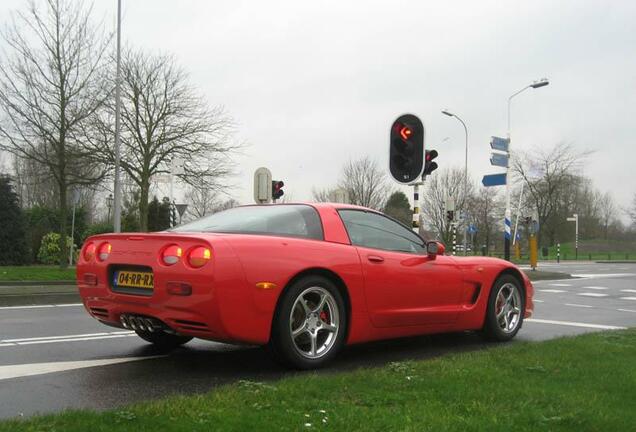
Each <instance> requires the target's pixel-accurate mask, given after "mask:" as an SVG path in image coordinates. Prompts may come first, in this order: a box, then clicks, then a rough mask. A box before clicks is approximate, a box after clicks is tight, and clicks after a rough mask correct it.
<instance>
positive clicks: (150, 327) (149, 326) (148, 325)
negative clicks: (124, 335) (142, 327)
mask: <svg viewBox="0 0 636 432" xmlns="http://www.w3.org/2000/svg"><path fill="white" fill-rule="evenodd" d="M144 321H145V323H146V330H148V331H149V332H150V333H152V332H154V331H155V324H154V322H153V321H152V319H151V318H146V319H145V320H144Z"/></svg>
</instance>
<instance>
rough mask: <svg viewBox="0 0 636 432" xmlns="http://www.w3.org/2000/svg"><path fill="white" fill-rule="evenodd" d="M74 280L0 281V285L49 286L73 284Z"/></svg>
mask: <svg viewBox="0 0 636 432" xmlns="http://www.w3.org/2000/svg"><path fill="white" fill-rule="evenodd" d="M76 283H77V281H76V280H65V281H63V280H62V281H60V280H48V281H22V280H21V281H0V287H3V286H10V287H16V286H49V285H75V284H76Z"/></svg>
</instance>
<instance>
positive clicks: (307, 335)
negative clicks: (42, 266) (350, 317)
mask: <svg viewBox="0 0 636 432" xmlns="http://www.w3.org/2000/svg"><path fill="white" fill-rule="evenodd" d="M339 324H340V317H339V314H338V306H337V303H336V299H335V298H334V297H333V295H332V294H331V293H330V292H329V291H327V290H326V289H325V288H322V287H310V288H307V289H305V290H304V291H303V292H302V293H300V295H299V296H298V297H297V298H296V301H295V302H294V306H293V307H292V309H291V313H290V316H289V331H290V334H291V339H292V342H293V344H294V348H295V349H296V351H298V353H299V354H300V355H302V356H303V357H305V358H308V359H317V358H320V357H322V356H324V355H325V354H327V353H328V352H329V350H330V349H331V348H332V347H333V345H334V344H335V342H336V339H337V336H338V331H339V329H340V325H339Z"/></svg>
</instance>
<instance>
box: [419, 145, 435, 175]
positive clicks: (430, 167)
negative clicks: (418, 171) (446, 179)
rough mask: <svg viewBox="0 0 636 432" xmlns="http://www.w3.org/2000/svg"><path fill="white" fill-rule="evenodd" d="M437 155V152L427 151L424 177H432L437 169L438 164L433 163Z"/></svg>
mask: <svg viewBox="0 0 636 432" xmlns="http://www.w3.org/2000/svg"><path fill="white" fill-rule="evenodd" d="M437 155H438V153H437V150H426V155H425V156H424V173H423V174H422V175H424V176H427V175H430V174H431V173H432V172H433V171H435V170H436V169H437V162H433V160H434V159H435V158H436V157H437Z"/></svg>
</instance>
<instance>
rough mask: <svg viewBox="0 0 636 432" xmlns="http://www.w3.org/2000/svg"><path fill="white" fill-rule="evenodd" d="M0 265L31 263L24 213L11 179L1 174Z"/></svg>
mask: <svg viewBox="0 0 636 432" xmlns="http://www.w3.org/2000/svg"><path fill="white" fill-rule="evenodd" d="M0 246H1V247H0V265H22V264H29V263H30V261H31V259H30V254H29V247H28V243H27V237H26V224H25V220H24V214H23V212H22V209H21V208H20V205H19V203H18V196H17V195H16V193H15V192H14V191H13V186H12V185H11V179H10V178H9V177H8V176H2V175H0Z"/></svg>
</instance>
